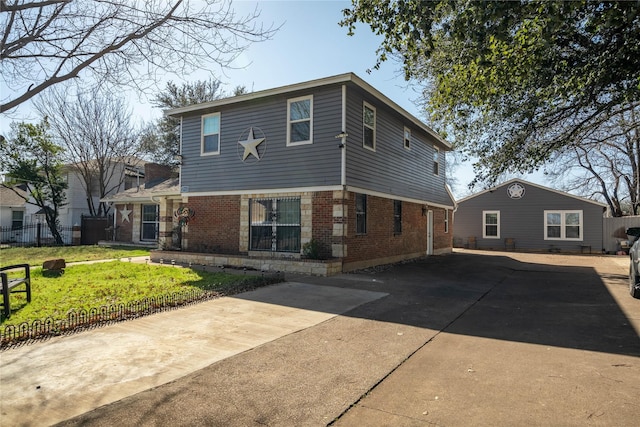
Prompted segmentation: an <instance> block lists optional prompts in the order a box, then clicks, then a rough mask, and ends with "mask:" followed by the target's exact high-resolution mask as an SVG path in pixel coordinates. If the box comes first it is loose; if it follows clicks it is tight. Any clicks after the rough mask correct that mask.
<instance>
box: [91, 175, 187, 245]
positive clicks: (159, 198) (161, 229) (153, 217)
mask: <svg viewBox="0 0 640 427" xmlns="http://www.w3.org/2000/svg"><path fill="white" fill-rule="evenodd" d="M173 175H175V174H173V173H172V170H171V168H169V167H167V166H162V165H158V164H155V163H146V164H145V167H144V181H143V183H142V184H141V185H139V186H135V187H133V188H130V189H128V190H125V191H121V192H119V193H117V194H113V195H111V196H107V197H105V198H103V199H102V200H101V201H102V202H105V203H109V204H111V205H112V206H113V207H114V208H115V209H114V212H113V213H114V217H113V227H112V230H111V231H113V230H115V233H111V236H112V240H113V241H118V242H126V243H134V244H141V245H149V246H154V247H155V246H157V244H158V237H159V235H160V233H163V235H164V236H167V238H172V237H173V234H172V231H173V230H174V228H175V226H174V225H173V222H174V220H173V218H174V217H173V212H172V210H173V206H174V203H175V206H176V207H177V206H179V205H180V204H181V203H182V202H183V199H182V196H181V195H180V184H179V180H178V178H177V176H173ZM161 206H162V207H163V208H164V211H163V212H162V213H161V212H160V208H161ZM161 220H162V221H161ZM176 222H177V220H176ZM176 237H177V236H176ZM163 243H164V244H165V245H170V246H171V247H179V246H180V242H179V241H175V242H174V241H173V240H171V241H168V242H167V241H165V242H163Z"/></svg>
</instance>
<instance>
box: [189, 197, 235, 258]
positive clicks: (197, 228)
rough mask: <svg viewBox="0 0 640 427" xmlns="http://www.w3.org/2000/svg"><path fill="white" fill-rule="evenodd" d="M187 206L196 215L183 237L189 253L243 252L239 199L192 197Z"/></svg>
mask: <svg viewBox="0 0 640 427" xmlns="http://www.w3.org/2000/svg"><path fill="white" fill-rule="evenodd" d="M186 205H187V206H189V207H190V208H191V209H193V210H194V211H195V216H194V217H193V219H192V220H191V221H189V226H188V231H186V232H185V233H184V236H183V237H184V238H186V239H188V247H187V248H186V249H187V250H188V251H193V252H209V253H218V254H238V253H239V252H240V249H239V248H240V243H239V242H240V196H207V197H189V203H187V204H186Z"/></svg>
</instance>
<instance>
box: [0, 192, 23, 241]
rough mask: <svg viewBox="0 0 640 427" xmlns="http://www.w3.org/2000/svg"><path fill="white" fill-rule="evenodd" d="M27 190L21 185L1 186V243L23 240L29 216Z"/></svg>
mask: <svg viewBox="0 0 640 427" xmlns="http://www.w3.org/2000/svg"><path fill="white" fill-rule="evenodd" d="M25 197H27V192H26V191H24V189H23V188H21V187H18V186H16V187H14V188H7V187H3V186H0V243H6V242H21V241H22V240H23V235H22V228H23V226H24V224H25V220H26V217H27V205H26V202H25V199H24V198H25Z"/></svg>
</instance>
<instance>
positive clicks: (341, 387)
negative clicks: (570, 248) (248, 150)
mask: <svg viewBox="0 0 640 427" xmlns="http://www.w3.org/2000/svg"><path fill="white" fill-rule="evenodd" d="M626 262H628V260H626V259H623V258H617V257H602V256H570V255H569V256H566V255H558V254H522V253H499V252H483V251H456V252H455V253H454V254H452V255H448V256H437V257H429V258H427V259H423V260H420V261H417V262H414V263H406V264H402V265H397V266H393V267H389V268H380V269H371V270H370V271H367V272H362V273H361V274H346V275H339V276H334V277H330V278H319V277H302V276H300V277H295V276H290V277H287V278H288V279H289V280H290V282H291V283H287V284H285V285H278V286H280V288H279V287H278V286H274V287H272V288H264V289H261V290H259V291H268V290H273V289H281V290H282V291H281V292H273V293H269V292H266V294H262V295H257V296H255V295H254V296H253V297H252V296H251V294H249V293H248V294H242V295H238V296H236V297H233V298H228V299H238V300H240V301H238V302H237V303H238V304H240V305H239V306H238V307H239V309H237V310H235V309H231V308H229V309H227V308H226V306H224V305H220V306H219V307H216V308H215V309H214V308H213V307H211V308H210V309H209V310H205V311H204V312H203V311H198V312H196V313H194V314H193V316H192V318H193V322H199V323H202V324H203V325H205V329H206V334H205V336H199V335H198V334H197V333H195V332H191V331H188V330H183V329H181V328H182V325H178V328H176V322H170V323H169V324H163V323H162V322H159V323H158V322H155V321H153V322H151V323H150V324H149V325H148V326H146V327H145V328H140V329H139V330H138V331H134V332H133V333H134V334H137V336H135V337H134V339H132V340H129V341H128V340H126V339H125V338H124V335H123V336H121V335H119V334H118V333H115V332H114V334H113V335H112V336H109V335H107V336H103V337H102V338H101V339H100V340H98V341H97V344H96V345H95V346H98V347H100V346H101V347H100V348H101V350H102V352H106V353H109V352H111V351H112V348H113V347H115V348H118V347H127V348H126V349H122V351H123V353H121V355H120V356H119V357H118V358H117V359H115V360H114V359H112V360H111V364H103V365H100V357H101V356H100V351H98V352H92V353H91V356H89V357H86V358H84V359H82V358H79V357H78V356H77V355H82V354H83V353H82V352H83V351H85V347H84V346H83V345H82V343H77V344H75V346H71V347H69V348H67V349H66V350H65V348H64V347H63V346H62V343H60V342H59V341H58V339H55V340H51V341H48V342H45V343H42V345H43V347H46V345H49V346H50V347H49V348H47V349H46V350H45V348H40V350H38V351H36V349H37V347H32V346H29V347H25V349H24V350H25V358H26V359H29V358H33V359H34V360H37V359H38V357H42V356H41V355H40V353H42V352H50V351H51V352H60V353H62V354H60V355H59V356H57V359H56V360H57V362H56V363H58V366H59V368H60V369H64V372H65V373H66V374H65V375H64V376H58V377H57V378H56V377H54V379H52V380H51V384H48V383H46V382H45V380H46V379H47V378H48V377H47V376H46V375H45V376H43V377H42V378H43V379H40V378H41V376H40V373H39V371H38V370H39V367H38V365H37V364H35V365H32V367H31V369H32V370H31V371H25V370H24V368H22V369H16V368H12V365H13V364H14V363H17V362H11V363H7V362H6V360H5V358H4V357H5V354H8V353H0V361H1V365H2V369H4V368H5V365H6V368H7V369H14V371H13V372H15V375H19V376H20V377H21V379H20V380H19V379H15V381H16V382H15V384H16V387H17V386H19V387H23V383H26V384H24V388H25V389H26V392H27V394H28V396H29V399H31V400H30V403H31V405H32V406H30V407H28V408H22V411H23V412H22V413H21V414H19V415H16V414H15V412H14V410H13V409H10V408H9V409H7V408H8V406H5V405H4V402H3V406H2V418H1V419H0V421H1V423H2V425H4V424H5V418H4V416H5V411H9V412H11V413H12V414H14V415H13V416H14V417H15V418H13V419H11V421H16V422H15V423H8V425H48V424H50V423H51V422H53V421H52V420H53V418H52V419H51V420H42V419H40V418H38V417H39V416H40V414H41V413H53V412H54V410H60V411H69V412H67V413H66V415H65V414H62V415H60V416H59V417H58V418H56V419H58V420H64V421H62V422H61V423H60V425H61V426H67V427H68V426H83V427H86V426H92V427H102V426H104V427H113V426H116V425H117V426H128V425H137V426H164V425H172V426H189V427H193V426H203V427H204V426H206V427H210V426H224V427H229V426H239V427H245V426H256V427H258V426H265V425H269V426H296V427H299V426H326V425H339V426H348V427H351V426H355V427H359V426H362V425H367V426H389V425H393V426H425V427H426V426H431V425H448V426H457V425H462V426H466V425H478V426H481V425H487V426H513V425H563V426H574V425H575V426H583V425H601V426H609V425H615V426H634V427H635V426H636V425H637V420H638V419H640V407H638V403H637V402H638V396H640V339H639V337H638V331H640V300H636V299H633V298H631V297H630V296H629V294H628V284H627V276H626V274H627V269H628V267H627V266H626ZM302 283H305V284H304V285H303V284H302ZM288 286H291V288H288V289H287V288H285V287H288ZM259 291H257V292H259ZM307 292H311V294H312V297H308V296H305V294H306V293H307ZM352 292H353V294H352ZM363 292H364V293H363ZM299 295H301V299H299V298H298V296H299ZM343 298H346V301H343V302H341V303H339V304H338V307H335V306H334V305H333V304H335V303H336V302H337V301H342V300H343ZM216 301H222V300H216ZM216 301H213V302H216ZM247 302H249V304H248V305H245V304H246V303H247ZM228 303H230V302H228ZM205 304H208V303H205ZM219 304H220V303H219ZM230 304H231V303H230ZM234 304H235V303H233V304H232V307H235V305H234ZM349 307H353V308H352V309H349ZM240 308H241V309H240ZM189 309H191V307H190V308H187V309H186V310H189ZM194 309H195V307H194ZM272 309H273V310H274V311H273V312H271V310H272ZM300 309H301V312H300V311H299V310H300ZM343 309H344V311H340V310H343ZM234 310H235V311H234ZM180 311H182V310H177V311H176V312H180ZM213 311H224V312H225V313H226V314H227V316H226V317H225V318H224V319H225V320H222V319H220V320H219V321H213V320H210V319H211V318H212V316H213ZM254 311H255V312H256V314H259V313H261V314H260V315H256V316H255V317H254V318H255V321H253V322H250V321H248V320H242V319H243V318H244V317H243V316H244V313H247V312H254ZM267 313H273V314H272V315H267ZM336 313H340V315H335V314H336ZM165 314H166V313H162V314H160V315H155V316H152V317H155V318H156V319H162V317H163V316H164V315H165ZM167 314H173V312H171V313H167ZM298 315H300V316H298ZM146 319H148V320H151V318H146ZM140 320H143V319H140ZM128 323H129V322H128ZM128 323H124V324H121V325H114V326H122V327H125V326H127V325H128ZM131 323H133V322H131ZM283 323H284V324H286V325H283ZM225 324H228V325H230V327H229V329H225V330H223V328H224V326H223V325H225ZM156 328H159V329H161V332H160V333H159V334H160V335H161V336H166V334H170V333H174V334H175V335H174V336H175V337H176V338H175V339H174V341H172V342H164V343H162V344H161V345H156V344H152V343H149V342H147V337H148V334H150V332H149V331H147V329H156ZM171 328H176V330H175V331H167V329H171ZM285 328H288V329H286V330H285ZM264 329H267V330H274V329H275V330H278V331H280V332H278V333H274V334H272V335H271V336H272V337H274V338H275V339H271V338H267V339H271V340H268V341H264V342H263V343H262V344H260V343H259V342H254V343H253V344H251V343H246V342H245V341H249V339H251V337H252V334H253V333H255V332H259V333H261V331H263V330H264ZM218 330H220V332H221V333H222V335H220V336H219V337H218V338H215V339H216V340H218V341H214V342H212V341H211V340H213V339H214V338H210V337H209V335H210V334H213V333H214V332H215V331H218ZM99 331H102V332H103V331H104V329H103V330H95V331H91V332H88V334H94V333H96V332H99ZM102 332H100V333H102ZM81 335H84V334H80V335H78V338H79V337H80V336H81ZM68 338H74V339H75V337H63V338H60V341H62V340H67V339H68ZM116 338H117V340H116ZM183 338H186V339H183ZM191 341H193V342H194V343H195V348H194V347H193V346H191V344H190V343H191ZM237 341H241V342H243V343H245V344H246V345H247V347H246V350H244V351H242V350H241V352H240V353H237V354H234V355H230V356H229V357H224V356H223V357H224V358H222V359H218V361H217V362H215V363H211V362H210V361H209V360H202V361H201V362H202V364H201V365H198V364H197V363H195V362H194V361H197V362H200V359H207V358H209V357H210V356H211V355H210V353H213V352H215V351H216V350H215V349H225V348H226V347H225V346H226V345H230V343H236V342H237ZM251 346H253V347H251ZM29 349H30V350H29ZM16 350H19V349H16ZM52 350H53V351H52ZM183 353H186V354H184V355H183ZM92 358H95V360H93V359H92ZM67 359H68V360H67ZM211 360H213V359H211ZM182 364H184V365H189V366H187V367H186V368H185V370H184V371H183V372H181V373H177V372H176V373H175V374H174V376H173V377H172V378H174V379H173V380H171V379H170V378H171V377H168V378H166V379H163V380H162V381H159V382H158V383H159V384H160V385H158V386H153V385H151V384H152V382H151V378H148V377H147V376H145V374H144V373H145V372H146V371H147V370H149V371H150V372H156V373H157V374H158V375H161V374H162V373H163V372H164V371H169V370H170V369H171V368H172V366H173V365H176V366H180V365H182ZM67 365H68V366H67ZM94 365H97V366H98V367H100V366H101V368H96V367H94ZM153 365H158V366H160V368H158V367H157V366H156V367H153V368H148V366H153ZM197 366H202V368H201V369H198V368H197ZM86 371H94V372H92V374H91V375H94V376H93V377H90V378H91V379H90V380H88V381H87V380H83V378H84V377H85V375H88V374H87V373H86ZM24 372H29V373H30V375H31V376H29V375H26V374H25V373H24ZM0 374H1V375H4V371H2V370H1V369H0ZM112 374H117V375H119V377H117V376H116V377H115V380H113V379H112V380H111V382H110V380H109V378H110V377H109V375H112ZM47 375H57V371H56V370H55V369H52V370H49V371H48V374H47ZM78 375H79V376H80V379H76V378H74V376H78ZM129 376H131V377H133V378H136V380H135V381H140V382H145V381H146V382H147V383H146V384H145V385H141V388H140V389H134V388H129V387H130V386H131V384H130V383H129V381H127V380H126V379H127V378H128V377H129ZM149 376H151V374H149ZM32 377H33V379H32ZM25 378H26V379H25ZM0 380H1V381H2V388H1V389H0V393H6V394H0V398H4V396H5V395H8V394H9V393H8V392H5V390H4V388H5V387H4V386H5V383H4V377H1V378H0ZM120 380H123V382H122V383H121V384H116V383H114V382H115V381H120ZM58 381H59V382H60V383H61V385H58V384H57V382H58ZM135 381H134V382H135ZM163 381H168V382H165V383H164V384H163ZM43 384H46V385H47V387H51V388H53V389H55V390H56V391H55V393H60V394H63V395H64V394H65V393H71V394H68V395H64V397H62V398H60V399H58V397H57V396H56V395H52V394H51V393H50V392H48V388H47V387H43V386H42V385H43ZM38 385H40V386H41V387H40V389H38V388H37V386H38ZM101 386H104V387H106V388H103V389H102V390H103V391H99V390H97V388H98V387H101ZM17 390H18V391H19V390H20V389H17ZM109 390H115V391H118V392H122V393H121V396H124V397H121V398H119V397H109V396H107V394H108V393H110V392H111V391H109ZM140 390H141V391H140ZM137 391H139V392H137ZM47 393H48V394H47ZM85 395H86V396H85ZM85 397H86V399H85ZM102 399H104V401H103V400H102ZM115 399H118V400H117V401H114V400H115ZM106 401H110V402H112V403H109V404H106V405H104V404H102V403H103V402H106ZM12 403H15V404H19V402H17V403H16V401H15V400H13V401H12ZM55 405H58V406H55ZM54 406H55V407H54ZM76 406H78V407H76ZM83 408H84V409H83ZM86 408H90V410H87V409H86ZM91 408H93V409H91ZM85 411H86V412H85ZM81 412H82V413H81ZM7 413H8V412H7ZM70 413H73V414H79V413H81V414H80V415H78V416H75V417H73V418H70V419H66V417H68V416H72V415H69V414H70Z"/></svg>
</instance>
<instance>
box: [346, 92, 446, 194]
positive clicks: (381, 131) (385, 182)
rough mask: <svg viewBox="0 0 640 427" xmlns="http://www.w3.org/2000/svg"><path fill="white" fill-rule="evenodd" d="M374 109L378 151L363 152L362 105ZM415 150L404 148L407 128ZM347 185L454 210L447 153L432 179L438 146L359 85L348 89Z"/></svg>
mask: <svg viewBox="0 0 640 427" xmlns="http://www.w3.org/2000/svg"><path fill="white" fill-rule="evenodd" d="M365 101H366V102H367V103H368V104H370V105H372V106H373V107H375V108H376V149H375V152H373V151H371V150H369V149H367V148H364V147H363V123H362V119H363V102H365ZM405 126H406V127H408V128H409V129H411V144H410V145H411V148H410V149H406V148H405V147H404V127H405ZM346 131H347V133H348V135H349V136H348V137H347V170H346V175H347V177H346V178H347V185H349V186H354V187H359V188H363V189H366V190H371V191H377V192H381V193H385V194H392V195H397V196H401V197H408V198H414V199H418V200H425V201H428V202H431V203H437V204H442V205H447V206H452V205H453V201H452V200H451V198H450V196H449V194H448V193H447V191H446V189H445V150H444V147H440V148H441V150H440V174H439V175H434V174H433V153H434V151H435V148H434V146H435V145H436V142H435V141H434V140H433V139H432V138H431V137H430V136H429V135H427V134H426V133H425V132H423V131H421V130H419V129H418V128H417V127H416V126H414V125H412V124H411V123H410V122H409V121H408V120H406V119H404V118H403V117H402V116H401V115H400V114H398V113H397V112H395V111H394V110H393V109H391V108H389V107H387V106H386V105H385V104H384V103H382V102H380V101H378V100H377V99H376V98H375V97H373V96H371V95H369V94H368V93H367V92H365V91H364V90H362V89H360V88H359V87H357V86H355V85H349V86H348V87H347V129H346Z"/></svg>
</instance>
